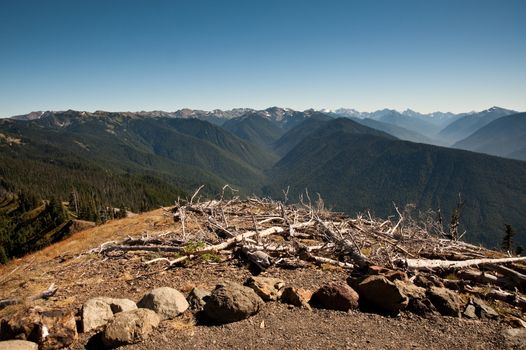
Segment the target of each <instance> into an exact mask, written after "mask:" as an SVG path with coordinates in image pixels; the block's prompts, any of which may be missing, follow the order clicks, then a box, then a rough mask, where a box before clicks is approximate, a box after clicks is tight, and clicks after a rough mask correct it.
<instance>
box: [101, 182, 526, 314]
mask: <svg viewBox="0 0 526 350" xmlns="http://www.w3.org/2000/svg"><path fill="white" fill-rule="evenodd" d="M198 192H199V190H198V191H197V192H196V193H195V194H194V195H193V196H192V198H191V199H190V200H189V201H186V202H184V203H178V204H177V205H176V206H175V207H173V208H170V209H165V210H166V212H167V213H169V215H173V218H174V221H175V222H176V223H177V225H176V227H178V228H179V229H178V230H177V231H174V232H164V233H162V234H159V235H157V236H155V237H143V238H139V239H134V238H128V239H127V240H125V241H123V242H119V243H115V242H110V243H105V244H103V245H102V246H100V247H98V248H97V249H95V250H94V251H95V252H97V253H100V254H103V255H105V256H107V257H111V256H116V255H117V256H122V255H123V254H129V253H132V252H141V251H143V252H144V251H149V252H156V253H157V254H158V255H159V256H160V257H157V258H155V259H150V260H147V261H145V262H144V264H145V265H151V264H166V268H173V267H176V266H179V265H181V264H182V263H184V262H186V261H190V260H194V259H198V258H199V257H203V256H204V255H206V254H208V255H210V254H214V255H215V256H217V257H219V258H220V259H221V260H227V259H233V258H235V257H242V258H244V259H246V260H248V261H250V263H252V264H253V265H255V266H257V268H259V269H261V270H265V269H267V268H269V267H271V266H276V267H281V268H302V267H305V266H309V265H312V264H318V265H319V264H332V265H337V266H340V267H341V268H344V269H352V270H362V271H366V270H367V267H368V266H371V265H379V266H383V267H387V268H389V269H398V270H403V271H406V272H408V273H409V275H410V276H413V278H415V277H416V276H417V275H423V276H427V277H428V278H430V279H431V280H433V281H435V283H437V284H440V285H443V286H445V287H447V288H450V289H456V290H459V291H462V292H466V293H472V294H484V295H485V296H486V297H491V298H494V299H499V300H503V301H506V302H508V303H510V304H513V305H519V306H521V307H522V308H526V299H525V298H524V297H523V296H522V294H521V293H520V292H522V291H523V290H524V289H526V266H525V265H523V264H521V262H523V261H526V257H511V256H509V255H505V254H504V253H502V252H496V251H492V250H488V249H486V248H483V247H481V246H476V245H472V244H468V243H465V242H462V241H460V240H453V239H447V238H444V237H445V236H447V235H446V234H444V232H443V229H442V228H439V227H438V226H437V225H436V223H435V222H433V220H429V219H422V218H419V219H418V220H416V219H413V218H412V217H411V211H410V210H404V211H403V212H401V211H399V210H398V208H396V206H395V208H396V211H397V213H398V215H397V217H393V218H389V219H387V220H378V219H376V218H373V217H371V216H370V215H361V216H358V217H355V218H350V217H348V216H346V215H343V214H341V213H336V212H332V211H328V210H325V209H324V207H323V202H322V201H321V199H319V200H318V201H316V203H312V202H311V200H310V198H308V194H307V199H308V200H307V201H306V202H305V201H303V198H302V199H301V201H300V204H298V205H285V204H284V203H282V202H279V201H274V200H271V199H260V198H249V199H246V200H240V199H239V198H238V197H234V198H232V199H229V200H226V199H224V196H223V195H221V197H220V198H219V199H217V200H210V201H203V202H202V201H196V202H195V203H194V199H195V198H196V196H197V194H198ZM196 242H199V244H195V243H196ZM189 245H192V247H193V248H192V249H188V247H189ZM451 276H454V277H453V278H452V277H451Z"/></svg>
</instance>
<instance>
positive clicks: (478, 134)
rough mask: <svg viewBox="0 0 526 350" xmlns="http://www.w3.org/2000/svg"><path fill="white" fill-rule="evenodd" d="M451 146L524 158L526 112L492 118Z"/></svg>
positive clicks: (525, 148)
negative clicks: (492, 119)
mask: <svg viewBox="0 0 526 350" xmlns="http://www.w3.org/2000/svg"><path fill="white" fill-rule="evenodd" d="M453 147H455V148H461V149H466V150H470V151H474V152H480V153H487V154H493V155H496V156H501V157H506V158H514V159H520V160H526V113H518V114H512V115H508V116H505V117H502V118H499V119H497V120H494V121H492V122H490V123H489V124H487V125H485V126H483V127H482V128H480V129H478V130H477V131H475V132H474V133H473V134H471V135H470V136H468V137H467V138H465V139H464V140H461V141H459V142H457V143H455V144H454V145H453Z"/></svg>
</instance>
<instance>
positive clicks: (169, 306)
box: [137, 287, 189, 319]
mask: <svg viewBox="0 0 526 350" xmlns="http://www.w3.org/2000/svg"><path fill="white" fill-rule="evenodd" d="M137 306H138V307H140V308H145V309H150V310H153V311H155V312H157V313H158V314H159V316H161V318H162V319H173V318H175V317H177V316H179V315H180V314H182V313H183V312H185V311H186V310H187V309H188V306H189V305H188V301H186V298H185V297H184V295H183V294H182V293H181V292H179V291H178V290H176V289H173V288H170V287H161V288H156V289H154V290H152V291H150V292H148V293H147V294H145V295H144V296H143V297H142V299H141V300H140V301H139V302H138V303H137Z"/></svg>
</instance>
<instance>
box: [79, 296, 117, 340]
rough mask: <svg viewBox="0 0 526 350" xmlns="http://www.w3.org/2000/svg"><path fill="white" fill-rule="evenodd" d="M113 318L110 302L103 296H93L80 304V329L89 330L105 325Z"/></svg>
mask: <svg viewBox="0 0 526 350" xmlns="http://www.w3.org/2000/svg"><path fill="white" fill-rule="evenodd" d="M111 319H113V311H112V310H111V306H110V304H108V303H107V302H106V301H105V300H104V299H103V298H93V299H90V300H88V301H86V302H85V303H84V305H83V306H82V331H83V332H89V331H91V330H92V329H96V328H99V327H102V326H104V325H106V324H107V323H108V322H109V321H110V320H111Z"/></svg>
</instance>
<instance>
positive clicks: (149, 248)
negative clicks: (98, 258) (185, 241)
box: [100, 245, 184, 253]
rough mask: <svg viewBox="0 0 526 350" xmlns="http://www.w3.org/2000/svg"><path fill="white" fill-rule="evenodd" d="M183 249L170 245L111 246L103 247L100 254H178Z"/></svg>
mask: <svg viewBox="0 0 526 350" xmlns="http://www.w3.org/2000/svg"><path fill="white" fill-rule="evenodd" d="M183 250H184V247H176V246H170V245H111V246H107V247H104V248H103V249H102V250H101V251H100V253H106V252H111V251H124V252H128V251H146V252H180V251H183Z"/></svg>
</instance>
